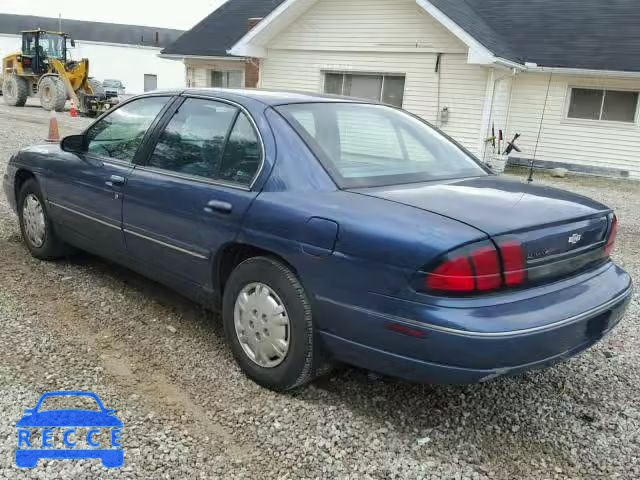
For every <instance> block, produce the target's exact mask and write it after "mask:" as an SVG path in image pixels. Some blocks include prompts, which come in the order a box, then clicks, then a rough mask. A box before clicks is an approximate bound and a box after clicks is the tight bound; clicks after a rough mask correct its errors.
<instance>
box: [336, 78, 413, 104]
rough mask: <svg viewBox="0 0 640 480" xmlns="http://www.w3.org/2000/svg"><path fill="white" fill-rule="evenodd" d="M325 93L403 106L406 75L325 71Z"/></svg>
mask: <svg viewBox="0 0 640 480" xmlns="http://www.w3.org/2000/svg"><path fill="white" fill-rule="evenodd" d="M324 75H325V76H324V93H330V94H334V95H344V96H347V97H358V98H364V99H367V100H373V101H376V102H381V103H386V104H387V105H393V106H395V107H402V100H403V97H404V82H405V77H404V76H402V75H369V74H352V73H325V74H324Z"/></svg>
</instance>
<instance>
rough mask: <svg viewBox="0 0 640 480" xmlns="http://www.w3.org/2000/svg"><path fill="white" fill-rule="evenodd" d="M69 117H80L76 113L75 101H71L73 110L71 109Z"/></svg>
mask: <svg viewBox="0 0 640 480" xmlns="http://www.w3.org/2000/svg"><path fill="white" fill-rule="evenodd" d="M69 115H71V116H72V117H74V118H75V117H77V116H78V112H77V111H76V104H75V102H74V101H73V100H71V108H70V109H69Z"/></svg>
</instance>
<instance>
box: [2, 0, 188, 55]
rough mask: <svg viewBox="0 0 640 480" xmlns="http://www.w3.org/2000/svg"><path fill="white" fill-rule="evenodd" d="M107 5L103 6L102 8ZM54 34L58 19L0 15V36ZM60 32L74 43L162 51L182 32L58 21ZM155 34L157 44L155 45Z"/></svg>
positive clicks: (114, 24)
mask: <svg viewBox="0 0 640 480" xmlns="http://www.w3.org/2000/svg"><path fill="white" fill-rule="evenodd" d="M105 5H107V4H105ZM38 28H40V29H42V30H50V31H58V28H59V19H57V18H49V17H33V16H30V15H10V14H4V13H2V14H0V33H3V34H13V35H17V34H19V33H20V32H21V31H22V30H35V29H38ZM62 30H63V31H64V32H66V33H68V34H70V35H71V37H72V38H74V39H76V40H85V41H92V42H104V43H119V44H125V45H144V46H149V47H164V46H166V45H169V44H171V43H172V42H174V41H175V40H176V39H177V38H178V37H179V36H180V35H182V34H183V33H184V32H183V31H182V30H173V29H169V28H157V27H143V26H140V25H121V24H117V23H102V22H85V21H82V20H68V19H65V18H63V19H62ZM156 33H157V42H156Z"/></svg>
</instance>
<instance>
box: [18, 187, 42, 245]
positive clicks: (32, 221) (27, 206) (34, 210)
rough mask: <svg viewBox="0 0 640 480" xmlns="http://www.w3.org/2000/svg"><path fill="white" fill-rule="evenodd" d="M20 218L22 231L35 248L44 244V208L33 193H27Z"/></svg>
mask: <svg viewBox="0 0 640 480" xmlns="http://www.w3.org/2000/svg"><path fill="white" fill-rule="evenodd" d="M22 220H23V223H24V233H25V234H26V237H27V240H28V241H29V243H30V244H31V245H33V246H34V247H36V248H40V247H42V245H43V244H44V236H45V233H46V226H45V218H44V210H43V209H42V205H41V204H40V200H38V198H37V197H36V196H35V195H34V194H33V193H30V194H29V195H27V198H26V199H25V201H24V205H23V206H22Z"/></svg>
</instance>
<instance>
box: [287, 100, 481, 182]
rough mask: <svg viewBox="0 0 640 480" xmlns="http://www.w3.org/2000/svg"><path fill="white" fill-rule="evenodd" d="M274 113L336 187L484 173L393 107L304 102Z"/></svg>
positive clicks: (462, 153)
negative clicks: (294, 133) (311, 152)
mask: <svg viewBox="0 0 640 480" xmlns="http://www.w3.org/2000/svg"><path fill="white" fill-rule="evenodd" d="M277 109H278V111H279V112H280V113H281V114H282V115H284V117H285V118H286V119H287V120H288V121H289V123H290V124H291V125H292V126H293V128H294V129H295V130H296V131H297V132H298V134H299V135H300V136H301V137H302V138H303V139H304V140H305V142H306V143H307V144H308V145H309V147H310V148H311V149H312V150H313V152H314V154H315V155H316V156H317V157H318V159H319V160H320V161H321V162H322V163H323V165H324V166H325V168H326V169H327V170H328V171H329V173H330V174H331V176H332V177H333V179H334V180H335V182H336V183H337V184H338V185H339V186H340V187H341V188H355V187H376V186H383V185H396V184H403V183H415V182H425V181H431V180H443V179H450V178H463V177H477V176H483V175H487V172H486V171H485V170H484V169H483V168H482V167H481V166H480V165H479V164H478V163H477V162H476V161H475V160H474V159H473V158H472V157H471V156H470V155H469V154H468V153H466V152H465V151H464V150H462V148H460V147H459V146H457V145H456V144H455V143H453V142H452V141H451V140H449V139H447V138H446V137H445V136H443V135H442V134H441V133H439V132H438V131H437V130H435V129H434V128H433V127H431V126H429V125H428V124H427V123H425V122H422V121H420V120H418V119H417V118H415V117H413V116H412V115H409V114H407V113H405V112H403V111H401V110H397V109H395V108H390V107H386V106H383V105H371V104H361V103H304V104H293V105H281V106H279V107H277Z"/></svg>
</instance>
